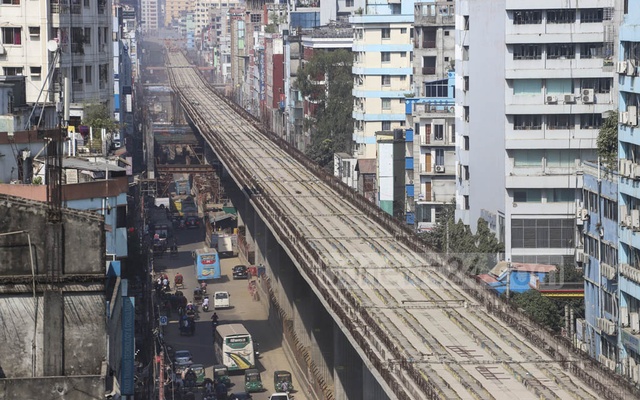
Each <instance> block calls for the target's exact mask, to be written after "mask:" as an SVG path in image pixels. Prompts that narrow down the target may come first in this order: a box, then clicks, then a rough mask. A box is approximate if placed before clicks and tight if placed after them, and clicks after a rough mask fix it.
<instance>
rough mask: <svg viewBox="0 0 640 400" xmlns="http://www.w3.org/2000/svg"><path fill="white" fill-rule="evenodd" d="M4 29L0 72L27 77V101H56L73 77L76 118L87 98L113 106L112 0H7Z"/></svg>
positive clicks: (1, 15)
mask: <svg viewBox="0 0 640 400" xmlns="http://www.w3.org/2000/svg"><path fill="white" fill-rule="evenodd" d="M0 29H1V37H0V75H23V76H24V77H25V81H26V101H27V103H28V104H36V103H37V104H41V105H54V104H55V103H56V102H57V101H59V100H60V94H61V92H62V83H63V78H69V82H70V86H71V87H70V89H71V92H70V99H69V100H70V103H71V107H70V110H69V111H70V117H71V122H72V124H74V123H79V122H80V120H81V119H82V117H83V108H84V106H85V105H86V104H97V103H100V104H104V105H107V106H108V107H109V109H110V110H111V111H113V66H112V45H111V1H109V0H98V1H91V2H89V1H84V2H74V3H73V4H71V5H69V3H68V2H66V1H63V0H53V1H51V2H39V1H37V2H34V1H29V0H12V1H11V2H3V3H2V4H0ZM49 71H51V74H49Z"/></svg>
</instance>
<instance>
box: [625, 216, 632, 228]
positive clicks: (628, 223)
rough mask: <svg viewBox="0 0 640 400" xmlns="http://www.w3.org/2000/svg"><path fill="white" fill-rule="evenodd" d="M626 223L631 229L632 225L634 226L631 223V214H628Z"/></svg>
mask: <svg viewBox="0 0 640 400" xmlns="http://www.w3.org/2000/svg"><path fill="white" fill-rule="evenodd" d="M626 224H627V228H629V229H631V226H632V224H631V214H627V217H626Z"/></svg>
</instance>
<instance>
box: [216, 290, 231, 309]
mask: <svg viewBox="0 0 640 400" xmlns="http://www.w3.org/2000/svg"><path fill="white" fill-rule="evenodd" d="M230 297H231V295H230V294H229V292H222V291H221V292H215V293H214V295H213V308H214V309H218V308H229V307H231V302H230V300H229V298H230Z"/></svg>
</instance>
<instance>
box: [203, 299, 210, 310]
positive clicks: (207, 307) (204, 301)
mask: <svg viewBox="0 0 640 400" xmlns="http://www.w3.org/2000/svg"><path fill="white" fill-rule="evenodd" d="M202 311H204V312H207V311H209V296H205V298H204V300H203V301H202Z"/></svg>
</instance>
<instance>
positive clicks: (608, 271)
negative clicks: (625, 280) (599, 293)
mask: <svg viewBox="0 0 640 400" xmlns="http://www.w3.org/2000/svg"><path fill="white" fill-rule="evenodd" d="M600 273H601V274H602V276H604V277H605V278H607V279H608V280H610V281H612V280H614V279H616V275H617V274H616V268H615V267H612V266H611V265H609V264H605V263H603V262H601V263H600Z"/></svg>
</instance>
